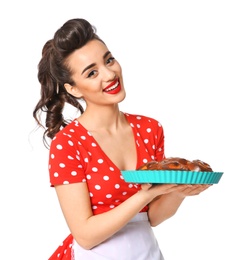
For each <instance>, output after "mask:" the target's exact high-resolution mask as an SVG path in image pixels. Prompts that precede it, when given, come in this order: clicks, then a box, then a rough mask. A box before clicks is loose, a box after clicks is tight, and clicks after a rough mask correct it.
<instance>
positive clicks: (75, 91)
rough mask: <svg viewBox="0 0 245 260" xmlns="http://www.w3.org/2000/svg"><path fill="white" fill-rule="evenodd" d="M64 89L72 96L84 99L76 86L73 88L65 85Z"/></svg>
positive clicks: (67, 84)
mask: <svg viewBox="0 0 245 260" xmlns="http://www.w3.org/2000/svg"><path fill="white" fill-rule="evenodd" d="M64 88H65V89H66V91H67V92H68V93H69V94H71V95H72V96H74V97H76V98H81V97H82V93H81V92H80V91H79V89H78V88H77V87H75V86H72V85H71V84H69V83H65V84H64Z"/></svg>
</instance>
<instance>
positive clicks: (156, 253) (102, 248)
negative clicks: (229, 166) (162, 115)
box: [33, 19, 209, 260]
mask: <svg viewBox="0 0 245 260" xmlns="http://www.w3.org/2000/svg"><path fill="white" fill-rule="evenodd" d="M38 69H39V71H38V79H39V82H40V84H41V98H40V100H39V102H38V103H37V105H36V107H35V109H34V111H33V116H34V118H35V119H36V121H37V122H38V124H39V125H42V123H41V121H40V120H39V116H40V115H39V113H40V111H44V112H46V130H45V132H44V142H46V145H47V138H50V139H51V140H52V141H51V144H50V157H49V173H50V183H51V186H52V187H54V188H55V190H56V193H57V196H58V199H59V203H60V206H61V209H62V212H63V214H64V217H65V220H66V222H67V225H68V227H69V229H70V232H71V234H70V235H69V236H68V237H67V238H66V239H65V240H64V242H63V244H62V245H61V246H60V247H58V248H57V250H56V251H55V252H54V254H53V255H52V256H51V257H50V258H49V259H50V260H52V259H75V260H80V259H81V260H83V259H89V260H93V259H96V260H98V259H106V260H108V259H116V260H120V259H125V260H136V259H142V260H162V259H164V258H163V255H162V253H161V250H160V248H159V246H158V243H157V241H156V238H155V237H154V234H153V231H152V228H151V227H152V226H157V225H159V224H160V223H162V222H163V221H164V220H166V219H168V218H170V217H171V216H173V215H174V214H175V212H176V211H177V209H178V207H179V206H180V204H181V203H182V201H183V200H184V198H185V197H186V196H190V195H196V194H199V193H200V192H202V191H204V190H206V189H207V188H208V187H209V186H208V185H175V184H167V185H164V184H162V185H156V186H151V185H150V184H143V185H136V184H130V183H126V182H125V181H124V180H123V177H122V175H121V171H122V170H132V169H137V168H138V167H139V166H141V165H142V164H144V163H146V162H148V161H151V160H158V161H160V160H162V159H163V158H164V134H163V128H162V126H161V124H160V123H159V122H158V121H156V120H155V119H153V118H149V117H146V116H139V115H132V114H129V113H124V112H122V111H120V110H119V105H118V104H119V103H120V102H121V101H123V100H124V98H125V95H126V94H125V89H124V84H123V76H122V70H121V67H120V64H119V63H118V61H117V60H116V59H115V58H114V56H113V55H112V53H111V52H110V51H109V49H108V47H107V46H106V44H105V43H104V42H103V41H102V40H101V39H100V38H99V37H98V35H97V34H96V31H95V28H94V27H93V26H91V24H90V23H89V22H88V21H86V20H84V19H72V20H69V21H67V22H66V23H65V24H64V25H63V26H62V27H61V28H60V29H58V30H57V32H56V33H55V34H54V38H53V39H51V40H49V41H47V43H46V44H45V45H44V48H43V52H42V58H41V60H40V63H39V66H38ZM81 100H82V101H83V102H85V105H86V109H84V108H83V107H82V105H81V102H80V101H81ZM65 103H69V104H71V105H72V106H74V107H76V108H78V109H79V110H80V112H81V115H80V116H79V117H78V118H75V119H74V120H72V121H71V122H67V121H66V120H65V119H64V117H63V115H62V111H63V109H64V105H65Z"/></svg>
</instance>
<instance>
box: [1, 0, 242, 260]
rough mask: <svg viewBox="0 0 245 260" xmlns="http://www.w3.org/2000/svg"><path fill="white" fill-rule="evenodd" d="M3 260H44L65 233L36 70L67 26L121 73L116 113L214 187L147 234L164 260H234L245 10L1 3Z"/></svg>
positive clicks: (236, 4) (203, 4) (238, 240)
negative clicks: (155, 123) (150, 123)
mask: <svg viewBox="0 0 245 260" xmlns="http://www.w3.org/2000/svg"><path fill="white" fill-rule="evenodd" d="M0 5H1V6H0V12H1V15H0V33H1V41H0V47H1V48H0V52H1V60H0V63H1V81H0V82H1V92H0V93H1V94H0V95H1V102H0V106H1V107H0V113H1V130H0V131H1V135H0V136H1V146H0V147H1V170H0V171H1V189H0V198H1V214H0V217H1V219H0V220H1V221H0V239H1V256H0V258H1V259H5V260H14V259H25V260H34V259H35V260H45V259H48V257H49V256H50V255H51V254H52V253H53V251H54V250H55V249H56V248H57V247H58V245H59V244H60V243H61V242H62V241H63V239H64V238H65V237H66V236H67V235H68V234H69V231H68V229H67V227H66V223H65V221H64V219H63V216H62V213H61V211H60V208H59V205H58V201H57V199H56V195H55V191H54V190H53V189H52V188H50V187H49V177H48V168H47V158H48V150H47V149H46V148H44V146H43V143H42V131H41V130H35V122H34V119H33V118H32V111H33V109H34V106H35V105H36V103H37V101H38V99H39V91H40V88H39V83H38V81H37V64H38V62H39V60H40V58H41V49H42V47H43V45H44V43H45V42H46V41H47V40H48V39H50V38H52V37H53V34H54V32H55V31H56V30H57V29H58V28H59V27H60V26H61V25H62V24H63V23H64V22H65V21H66V20H68V19H70V18H78V17H82V18H86V19H88V20H89V21H90V22H91V23H92V24H94V25H95V26H96V27H97V31H98V34H99V35H100V36H101V38H102V39H103V40H104V41H105V42H106V43H107V45H108V46H109V48H110V50H111V51H112V53H113V55H114V56H115V57H116V58H117V59H118V60H119V62H120V63H121V65H122V67H123V73H124V82H125V87H126V91H127V98H126V100H125V101H123V103H122V104H121V110H123V111H125V112H130V113H138V114H145V115H148V116H151V117H154V118H156V119H158V120H159V121H160V122H161V123H162V124H163V127H164V129H165V136H166V141H165V145H166V147H165V153H166V156H167V157H170V156H179V157H184V158H187V159H201V160H203V161H206V162H208V163H209V164H210V165H211V166H212V168H213V169H214V170H215V171H223V172H224V175H223V177H222V179H221V181H220V182H219V184H217V185H214V186H213V187H211V188H210V189H209V190H207V191H206V192H205V193H203V194H201V195H200V196H195V197H189V198H187V199H186V200H185V201H184V203H183V204H182V206H181V208H180V209H179V211H178V212H177V214H176V215H175V216H174V217H173V218H171V219H169V220H167V221H166V222H164V223H162V224H161V225H160V226H158V227H156V228H154V231H155V233H156V236H157V237H158V240H159V244H160V246H161V248H162V251H163V252H164V255H165V258H166V260H182V259H183V260H206V259H209V260H221V259H222V260H228V259H229V260H230V259H236V260H244V259H245V251H244V241H245V235H244V234H245V224H244V220H245V213H244V205H245V203H244V199H245V195H244V194H245V190H244V182H245V177H244V175H245V167H244V165H243V164H244V161H245V160H244V155H245V153H244V145H245V137H244V133H245V127H244V111H245V100H244V96H245V95H244V93H243V92H244V83H245V77H244V71H245V70H244V69H245V48H244V46H245V34H244V32H245V31H244V29H245V15H244V14H245V8H244V1H243V0H240V1H239V0H222V1H221V0H212V1H211V0H206V1H196V0H195V1H194V0H186V1H180V0H172V1H160V0H159V1H157V0H155V1H154V0H152V1H144V0H138V1H134V0H130V1H113V0H103V1H101V0H93V1H82V0H80V1H73V0H70V1H60V0H59V1H57V0H53V1H48V2H44V1H17V0H16V1H9V2H2V3H1V4H0Z"/></svg>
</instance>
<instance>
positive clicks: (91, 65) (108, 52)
mask: <svg viewBox="0 0 245 260" xmlns="http://www.w3.org/2000/svg"><path fill="white" fill-rule="evenodd" d="M109 54H111V52H110V51H107V52H106V53H105V54H104V55H103V59H105V58H106V57H107V56H108V55H109ZM95 65H96V63H92V64H90V65H88V66H87V67H86V68H85V69H84V70H83V71H82V73H81V74H83V73H84V72H85V71H86V70H89V69H90V68H92V67H94V66H95Z"/></svg>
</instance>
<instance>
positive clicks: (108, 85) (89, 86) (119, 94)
mask: <svg viewBox="0 0 245 260" xmlns="http://www.w3.org/2000/svg"><path fill="white" fill-rule="evenodd" d="M67 63H68V66H69V67H70V69H71V71H72V79H73V80H74V82H75V85H73V86H71V85H70V84H68V83H66V84H65V85H64V86H65V88H66V90H67V91H68V92H69V93H70V94H71V95H73V96H75V97H82V98H83V99H84V100H85V102H86V105H87V106H91V105H111V104H117V103H119V102H121V101H122V100H123V99H124V98H125V95H126V93H125V90H124V86H123V78H122V70H121V66H120V64H119V63H118V62H117V60H116V59H115V58H114V57H113V56H112V54H111V53H110V51H109V50H108V48H107V47H106V45H105V44H104V43H102V42H101V41H99V40H92V41H90V42H88V43H87V44H86V45H85V46H83V47H82V48H80V49H78V50H75V51H74V52H73V53H72V54H71V55H70V56H69V57H68V59H67Z"/></svg>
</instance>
